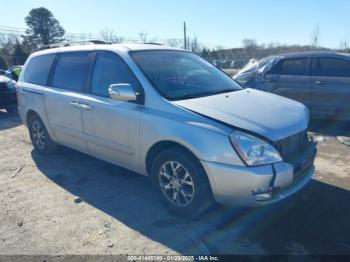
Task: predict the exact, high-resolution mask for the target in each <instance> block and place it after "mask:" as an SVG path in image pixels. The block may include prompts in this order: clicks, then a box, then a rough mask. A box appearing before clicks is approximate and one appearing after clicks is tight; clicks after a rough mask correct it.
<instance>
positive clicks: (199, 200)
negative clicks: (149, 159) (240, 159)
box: [151, 147, 213, 218]
mask: <svg viewBox="0 0 350 262" xmlns="http://www.w3.org/2000/svg"><path fill="white" fill-rule="evenodd" d="M173 170H175V172H174V171H173ZM151 179H152V184H153V186H154V188H155V190H156V191H157V194H158V196H159V197H160V199H161V201H162V202H163V203H164V204H165V206H166V207H167V208H168V209H169V210H170V211H171V212H172V213H175V214H176V215H178V216H181V217H187V218H193V217H195V216H197V215H198V214H200V213H201V212H203V211H204V210H206V209H207V208H208V207H209V206H210V205H211V204H212V203H213V196H212V192H211V188H210V184H209V181H208V178H207V175H206V173H205V171H204V169H203V167H202V166H201V164H200V162H199V160H198V159H196V158H195V157H194V156H192V154H190V153H188V152H187V151H186V150H183V149H181V148H177V147H174V148H170V149H167V150H164V151H162V152H160V153H159V154H158V156H157V157H156V158H155V160H154V162H153V164H152V169H151Z"/></svg>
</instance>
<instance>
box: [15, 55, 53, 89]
mask: <svg viewBox="0 0 350 262" xmlns="http://www.w3.org/2000/svg"><path fill="white" fill-rule="evenodd" d="M55 56H56V54H50V55H41V56H35V57H33V58H32V59H31V60H30V61H29V63H28V65H27V66H26V69H25V71H24V73H23V79H21V80H22V81H25V82H28V83H32V84H36V85H46V84H47V79H48V77H49V73H50V69H51V66H52V63H53V61H54V59H55Z"/></svg>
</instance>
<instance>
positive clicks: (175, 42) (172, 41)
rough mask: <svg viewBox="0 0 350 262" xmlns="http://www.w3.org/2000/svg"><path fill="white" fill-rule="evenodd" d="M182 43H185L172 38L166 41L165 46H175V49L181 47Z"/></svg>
mask: <svg viewBox="0 0 350 262" xmlns="http://www.w3.org/2000/svg"><path fill="white" fill-rule="evenodd" d="M182 42H183V41H182V40H179V39H176V38H170V39H167V40H165V44H166V45H168V46H173V47H178V46H180V45H181V43H182Z"/></svg>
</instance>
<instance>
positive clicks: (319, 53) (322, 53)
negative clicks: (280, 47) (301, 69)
mask: <svg viewBox="0 0 350 262" xmlns="http://www.w3.org/2000/svg"><path fill="white" fill-rule="evenodd" d="M276 56H280V57H283V58H293V57H303V56H311V57H312V56H325V57H335V56H338V57H346V58H350V54H346V53H338V52H334V51H333V52H332V51H308V52H296V53H285V54H277V55H276Z"/></svg>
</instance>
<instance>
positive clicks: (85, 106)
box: [79, 103, 94, 110]
mask: <svg viewBox="0 0 350 262" xmlns="http://www.w3.org/2000/svg"><path fill="white" fill-rule="evenodd" d="M79 108H80V109H82V110H93V109H94V108H93V107H92V106H90V105H88V104H81V103H79Z"/></svg>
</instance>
